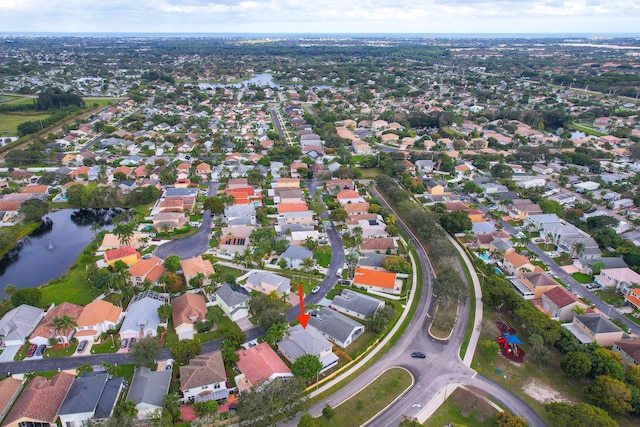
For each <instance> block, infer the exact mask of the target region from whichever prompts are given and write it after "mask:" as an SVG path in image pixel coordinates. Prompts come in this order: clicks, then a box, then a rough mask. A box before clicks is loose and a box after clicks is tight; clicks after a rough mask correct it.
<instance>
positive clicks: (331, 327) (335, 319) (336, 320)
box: [309, 307, 362, 342]
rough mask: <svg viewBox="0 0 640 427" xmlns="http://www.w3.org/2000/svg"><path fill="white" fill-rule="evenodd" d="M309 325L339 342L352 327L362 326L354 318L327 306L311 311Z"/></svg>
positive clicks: (346, 335) (347, 335) (343, 339)
mask: <svg viewBox="0 0 640 427" xmlns="http://www.w3.org/2000/svg"><path fill="white" fill-rule="evenodd" d="M314 314H315V315H314ZM309 325H310V326H313V327H314V328H316V329H317V330H319V331H321V332H324V333H325V334H326V335H328V336H330V337H332V338H334V339H335V340H337V341H340V342H344V341H345V340H346V339H347V338H348V337H349V335H350V334H351V333H352V332H353V331H354V329H357V328H360V327H362V325H361V324H360V323H358V322H356V321H355V320H352V319H350V318H348V317H347V316H344V315H342V314H340V313H338V312H337V311H333V310H331V309H330V308H327V307H322V308H320V309H319V310H317V311H316V312H315V313H312V315H311V317H310V318H309Z"/></svg>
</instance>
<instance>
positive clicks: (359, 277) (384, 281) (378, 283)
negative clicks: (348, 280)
mask: <svg viewBox="0 0 640 427" xmlns="http://www.w3.org/2000/svg"><path fill="white" fill-rule="evenodd" d="M353 284H354V285H365V286H375V287H378V288H387V289H394V288H395V286H396V273H389V272H388V271H378V270H368V269H366V268H360V267H358V268H356V272H355V276H354V277H353Z"/></svg>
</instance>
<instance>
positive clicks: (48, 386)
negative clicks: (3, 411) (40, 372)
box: [3, 372, 75, 425]
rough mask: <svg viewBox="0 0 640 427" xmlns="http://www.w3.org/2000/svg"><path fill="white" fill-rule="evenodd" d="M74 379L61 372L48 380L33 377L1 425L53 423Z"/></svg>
mask: <svg viewBox="0 0 640 427" xmlns="http://www.w3.org/2000/svg"><path fill="white" fill-rule="evenodd" d="M74 378H75V376H73V375H71V374H68V373H66V372H61V373H59V374H57V375H56V376H54V377H53V378H51V379H50V380H49V379H47V378H45V377H34V378H33V379H32V380H31V381H29V382H28V383H27V385H26V386H25V387H24V390H23V391H22V393H21V394H20V397H18V399H17V400H16V403H15V404H14V405H13V408H11V411H10V412H9V414H8V415H7V418H6V419H5V420H4V424H3V425H10V424H12V423H15V422H16V421H18V420H21V421H26V420H30V421H36V422H37V421H40V422H44V423H52V424H53V423H55V420H56V418H57V416H58V411H59V410H60V406H62V402H63V401H64V398H65V397H66V395H67V392H68V391H69V388H71V383H72V382H73V380H74Z"/></svg>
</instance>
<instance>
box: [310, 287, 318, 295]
mask: <svg viewBox="0 0 640 427" xmlns="http://www.w3.org/2000/svg"><path fill="white" fill-rule="evenodd" d="M318 292H320V286H314V287H313V289H311V293H312V294H317V293H318Z"/></svg>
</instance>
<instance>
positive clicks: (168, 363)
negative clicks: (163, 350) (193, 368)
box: [164, 359, 173, 371]
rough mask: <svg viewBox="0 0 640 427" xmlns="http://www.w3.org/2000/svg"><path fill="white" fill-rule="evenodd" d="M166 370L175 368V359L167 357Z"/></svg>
mask: <svg viewBox="0 0 640 427" xmlns="http://www.w3.org/2000/svg"><path fill="white" fill-rule="evenodd" d="M164 369H165V371H170V370H171V369H173V359H167V366H166V367H165V368H164Z"/></svg>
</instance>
